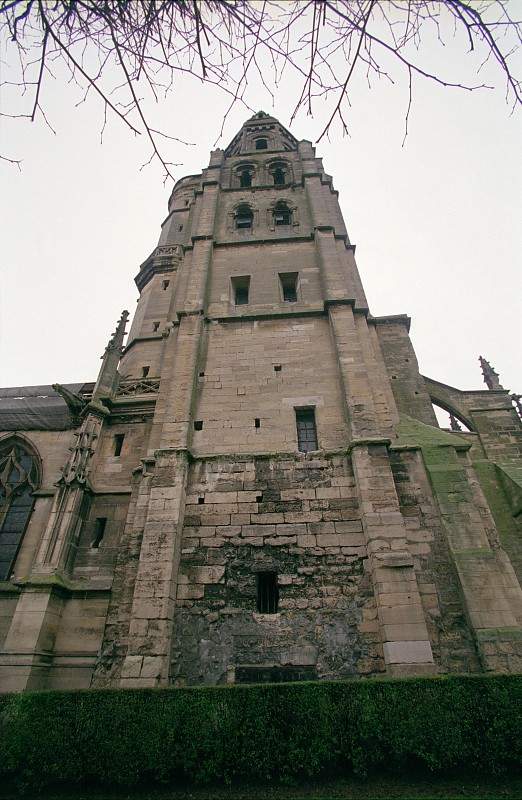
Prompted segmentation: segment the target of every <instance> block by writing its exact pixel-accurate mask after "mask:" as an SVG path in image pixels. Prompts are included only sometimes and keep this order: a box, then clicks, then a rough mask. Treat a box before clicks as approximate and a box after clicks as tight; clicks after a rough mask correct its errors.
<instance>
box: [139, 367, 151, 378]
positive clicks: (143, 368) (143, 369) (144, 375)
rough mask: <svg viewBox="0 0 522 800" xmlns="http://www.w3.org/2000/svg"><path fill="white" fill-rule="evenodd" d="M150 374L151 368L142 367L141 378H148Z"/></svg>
mask: <svg viewBox="0 0 522 800" xmlns="http://www.w3.org/2000/svg"><path fill="white" fill-rule="evenodd" d="M149 372H150V367H142V368H141V377H142V378H146V377H147V375H148V374H149Z"/></svg>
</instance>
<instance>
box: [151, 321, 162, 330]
mask: <svg viewBox="0 0 522 800" xmlns="http://www.w3.org/2000/svg"><path fill="white" fill-rule="evenodd" d="M159 326H160V324H159V322H153V323H152V330H153V331H154V332H156V331H159Z"/></svg>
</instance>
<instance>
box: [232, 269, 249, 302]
mask: <svg viewBox="0 0 522 800" xmlns="http://www.w3.org/2000/svg"><path fill="white" fill-rule="evenodd" d="M249 290H250V275H241V276H238V277H235V278H232V295H233V298H234V304H235V305H236V306H246V305H248V293H249Z"/></svg>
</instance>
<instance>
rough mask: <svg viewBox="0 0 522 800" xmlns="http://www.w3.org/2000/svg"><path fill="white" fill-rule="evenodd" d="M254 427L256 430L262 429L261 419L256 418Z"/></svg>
mask: <svg viewBox="0 0 522 800" xmlns="http://www.w3.org/2000/svg"><path fill="white" fill-rule="evenodd" d="M254 427H255V428H260V427H261V420H260V419H259V417H256V418H255V420H254Z"/></svg>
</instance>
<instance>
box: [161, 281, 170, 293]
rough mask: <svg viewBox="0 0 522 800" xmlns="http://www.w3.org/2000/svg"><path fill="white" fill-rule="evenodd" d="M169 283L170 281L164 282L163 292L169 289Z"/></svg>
mask: <svg viewBox="0 0 522 800" xmlns="http://www.w3.org/2000/svg"><path fill="white" fill-rule="evenodd" d="M169 283H170V281H162V283H161V285H162V287H163V291H165V289H168V287H169Z"/></svg>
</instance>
